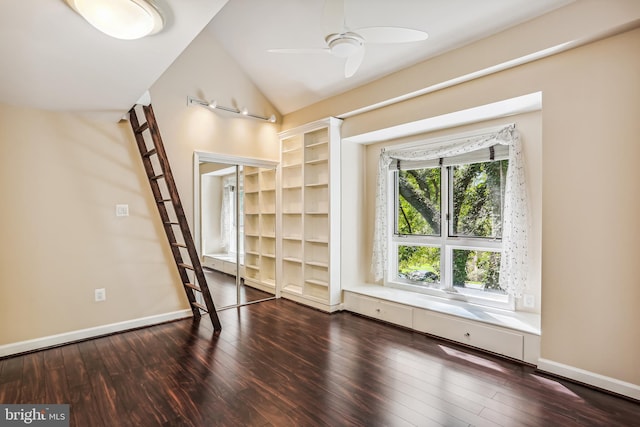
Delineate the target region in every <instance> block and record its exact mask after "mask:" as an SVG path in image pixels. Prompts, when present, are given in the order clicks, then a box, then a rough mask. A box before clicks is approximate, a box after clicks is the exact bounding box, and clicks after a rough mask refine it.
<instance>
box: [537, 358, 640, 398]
mask: <svg viewBox="0 0 640 427" xmlns="http://www.w3.org/2000/svg"><path fill="white" fill-rule="evenodd" d="M538 370H540V371H544V372H549V373H551V374H555V375H559V376H561V377H565V378H569V379H572V380H574V381H578V382H581V383H584V384H589V385H592V386H594V387H598V388H601V389H603V390H608V391H612V392H614V393H618V394H621V395H623V396H627V397H631V398H632V399H636V400H640V385H637V384H632V383H628V382H625V381H620V380H617V379H615V378H611V377H606V376H604V375H600V374H596V373H595V372H590V371H585V370H584V369H580V368H575V367H573V366H569V365H564V364H562V363H558V362H554V361H552V360H547V359H538Z"/></svg>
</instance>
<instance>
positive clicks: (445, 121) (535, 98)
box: [343, 92, 542, 150]
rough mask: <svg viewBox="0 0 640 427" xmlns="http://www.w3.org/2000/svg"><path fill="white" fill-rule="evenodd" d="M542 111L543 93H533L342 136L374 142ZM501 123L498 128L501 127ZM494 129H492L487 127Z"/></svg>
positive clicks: (444, 139)
mask: <svg viewBox="0 0 640 427" xmlns="http://www.w3.org/2000/svg"><path fill="white" fill-rule="evenodd" d="M540 110H542V92H534V93H530V94H526V95H522V96H517V97H514V98H509V99H505V100H502V101H497V102H492V103H490V104H485V105H479V106H477V107H472V108H467V109H466V110H460V111H455V112H453V113H447V114H442V115H440V116H435V117H428V118H426V119H421V120H416V121H413V122H408V123H402V124H399V125H395V126H390V127H388V128H383V129H377V130H373V131H370V132H366V133H362V134H359V135H353V136H349V137H347V138H343V141H345V142H354V143H356V144H365V145H367V144H373V143H377V142H383V141H390V140H393V139H398V138H402V137H409V136H414V135H421V134H423V133H427V132H432V131H435V130H441V129H451V128H454V127H458V126H462V125H466V124H471V123H478V122H481V121H484V120H489V119H497V118H501V117H508V116H513V115H515V114H523V113H530V112H533V111H540ZM503 127H504V125H502V126H500V127H498V128H503ZM490 129H493V128H490ZM485 132H487V129H482V130H478V131H472V132H469V133H468V135H467V133H464V134H460V135H456V136H455V138H451V137H449V138H447V137H441V138H434V139H428V140H426V141H424V140H421V141H418V142H414V143H412V144H413V145H415V144H422V143H428V144H431V143H438V142H442V141H450V140H452V139H453V140H456V139H458V138H462V137H467V136H474V135H480V134H483V133H485ZM412 144H411V143H408V144H402V145H397V146H394V147H393V149H394V150H396V149H403V148H405V146H406V147H410V146H411V145H412Z"/></svg>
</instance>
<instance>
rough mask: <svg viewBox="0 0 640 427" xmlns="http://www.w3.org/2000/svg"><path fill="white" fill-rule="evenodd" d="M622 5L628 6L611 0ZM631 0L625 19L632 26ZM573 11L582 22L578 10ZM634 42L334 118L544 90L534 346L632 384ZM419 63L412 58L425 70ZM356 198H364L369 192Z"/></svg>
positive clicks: (635, 350) (377, 120)
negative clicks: (538, 319)
mask: <svg viewBox="0 0 640 427" xmlns="http://www.w3.org/2000/svg"><path fill="white" fill-rule="evenodd" d="M578 3H580V2H578ZM622 3H624V4H627V5H628V2H617V4H622ZM585 4H593V2H586V3H585ZM639 5H640V4H637V3H636V4H635V6H636V9H635V10H634V13H633V14H630V15H628V16H627V17H626V18H625V19H628V20H629V21H634V22H636V24H635V25H637V21H635V20H637V19H638V17H639V16H640V11H638V10H637V9H638V7H637V6H639ZM634 17H635V18H634ZM573 18H574V21H580V19H579V18H580V17H579V16H574V17H573ZM604 20H606V17H605V18H604ZM619 22H621V21H619ZM619 22H618V23H619ZM567 25H568V26H571V25H570V24H569V23H568V24H567ZM499 38H500V37H497V39H499ZM516 41H517V38H514V39H513V42H516ZM473 47H474V46H470V47H467V48H464V49H466V50H469V49H473ZM500 48H501V45H500V44H496V45H495V46H494V49H495V50H499V49H500ZM636 52H640V29H635V30H631V31H627V32H623V33H621V34H618V35H615V36H612V37H608V38H604V39H601V40H600V41H596V42H593V43H587V44H585V45H583V46H581V47H578V48H575V49H573V50H569V51H566V52H564V53H561V54H558V55H554V56H551V57H548V58H546V59H542V60H539V61H536V62H532V63H529V64H527V65H522V66H519V67H516V68H512V69H509V70H507V71H502V72H499V73H496V74H492V75H489V76H486V77H482V78H479V79H476V80H472V81H470V82H468V83H463V84H459V85H454V86H452V87H449V88H447V89H443V90H439V91H436V92H433V93H431V94H427V95H424V96H420V97H417V98H414V99H411V100H408V101H404V102H400V103H396V104H393V105H390V106H388V107H385V108H380V109H377V110H374V111H371V112H368V113H364V114H359V115H355V116H353V117H349V118H347V119H346V120H345V121H344V125H343V130H344V131H345V133H344V134H343V136H345V135H346V136H351V135H357V134H359V133H363V132H368V131H371V130H375V129H379V128H383V127H387V126H391V125H397V124H401V123H405V122H409V121H411V120H417V119H423V118H426V117H433V116H438V115H440V114H445V113H449V112H453V111H458V110H462V109H466V108H469V107H474V106H478V105H483V104H486V103H489V102H494V101H498V100H503V99H508V98H511V97H514V96H519V95H524V94H527V93H532V92H537V91H542V93H543V109H542V191H541V195H540V197H541V201H542V202H541V205H537V206H535V207H534V208H535V209H536V210H538V211H539V212H541V215H542V219H541V221H542V270H541V278H542V296H541V297H542V305H541V312H542V337H541V356H542V358H544V359H547V360H550V361H553V362H556V363H560V364H565V365H568V366H571V367H574V368H578V369H582V370H586V371H589V372H593V373H596V374H600V375H603V376H606V377H610V378H613V379H617V380H621V381H624V382H629V383H632V384H640V365H639V364H638V362H637V361H638V360H640V338H639V337H640V335H639V334H638V329H637V328H638V325H640V310H638V303H639V302H640V286H638V272H637V269H636V265H637V264H636V263H635V262H636V258H637V254H638V248H637V242H638V241H640V227H639V226H638V220H637V213H638V212H639V211H640V193H639V192H638V182H640V168H638V166H637V162H638V159H640V144H639V143H638V135H640V121H639V120H638V117H640V102H639V99H640V56H639V55H637V54H636ZM460 60H461V57H460V56H459V52H454V53H452V54H445V55H443V56H441V57H439V58H437V59H436V60H434V62H435V63H437V64H438V65H439V66H442V65H443V64H446V63H447V61H449V62H450V65H451V69H454V70H455V69H457V68H461V67H462V65H461V64H459V63H458V61H460ZM429 63H430V61H427V62H425V63H423V64H420V65H419V66H418V67H419V68H420V69H427V68H429V67H428V66H429ZM468 65H469V64H465V65H464V66H468ZM410 71H411V70H409V71H407V72H406V73H399V74H398V75H396V76H390V77H387V78H385V79H384V82H385V84H386V86H387V91H388V88H389V87H394V85H395V84H396V83H397V87H401V86H403V85H404V83H402V81H397V80H396V79H402V78H403V77H404V76H406V75H407V73H410ZM378 83H379V82H376V83H373V84H372V85H370V86H369V89H370V90H373V91H374V93H373V94H370V96H371V97H375V94H376V93H378V92H375V89H376V88H377V86H376V85H377V84H378ZM398 90H399V91H401V89H398ZM401 93H402V92H398V93H397V94H398V95H399V94H401ZM355 95H357V94H356V93H355V92H352V93H348V94H345V95H344V98H343V99H342V98H340V97H336V98H334V99H331V100H328V101H325V102H322V103H320V104H318V105H315V106H312V107H310V108H308V109H306V110H302V111H299V112H296V113H294V114H292V115H291V116H287V117H285V123H286V124H290V123H296V122H297V121H298V120H300V119H301V118H305V119H313V118H317V117H316V116H321V115H324V114H326V113H327V111H331V110H333V111H340V110H341V109H343V106H344V105H345V104H348V103H350V102H354V99H355V98H356V96H355ZM384 96H387V97H388V96H389V93H388V92H385V93H384ZM370 163H371V161H370V162H368V163H367V170H366V173H367V179H366V182H365V183H364V188H365V191H366V193H367V195H368V197H369V198H370V197H371V194H373V193H372V189H371V187H372V186H374V185H375V180H374V177H373V173H372V172H371V170H370ZM365 203H368V205H369V206H370V205H371V201H370V200H367V201H366V202H365ZM365 206H367V205H366V204H365ZM367 212H368V219H367V230H366V231H365V232H363V233H361V235H362V236H364V237H363V239H362V240H361V242H360V244H361V247H363V248H366V251H363V252H366V253H365V255H364V256H365V257H369V253H370V252H369V248H370V247H371V243H370V236H371V235H372V219H373V217H372V215H373V213H372V212H371V210H369V209H367ZM368 262H369V258H365V259H364V260H361V268H364V266H367V267H368Z"/></svg>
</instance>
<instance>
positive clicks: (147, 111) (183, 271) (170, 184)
mask: <svg viewBox="0 0 640 427" xmlns="http://www.w3.org/2000/svg"><path fill="white" fill-rule="evenodd" d="M142 109H143V112H144V116H145V119H146V122H145V123H144V124H142V125H141V124H140V123H139V120H138V117H137V114H136V111H135V106H134V107H133V108H131V110H130V111H129V120H130V122H131V127H132V129H133V132H134V135H135V138H136V142H137V145H138V149H139V151H140V156H141V158H142V162H143V165H144V168H145V172H146V174H147V177H148V179H149V184H150V185H151V190H152V192H153V197H154V200H155V201H156V205H157V207H158V212H159V213H160V217H161V219H162V223H163V227H164V230H165V233H166V235H167V239H168V240H169V245H170V248H171V252H172V254H173V257H174V260H175V262H176V267H177V268H178V271H179V273H180V279H181V280H182V284H183V287H184V290H185V293H186V295H187V299H188V300H189V305H190V307H191V310H192V312H193V315H194V318H199V317H200V316H201V312H200V310H203V311H206V312H208V313H209V316H210V318H211V322H212V323H213V327H214V330H215V331H220V330H221V329H222V326H221V324H220V320H219V318H218V314H217V312H216V309H215V304H214V301H213V298H212V297H211V293H210V291H209V287H208V286H207V279H206V277H205V275H204V271H203V269H202V265H201V263H200V258H199V256H198V253H197V250H196V247H195V243H194V241H193V237H192V235H191V230H190V229H189V224H188V222H187V217H186V215H185V213H184V208H183V207H182V202H181V200H180V195H179V194H178V189H177V186H176V183H175V180H174V178H173V173H172V171H171V166H170V164H169V160H168V157H167V154H166V151H165V148H164V144H163V142H162V137H161V135H160V131H159V128H158V124H157V122H156V119H155V114H154V112H153V107H152V106H151V105H148V106H143V107H142ZM145 131H149V133H150V135H151V139H152V142H153V148H151V149H149V148H147V143H146V141H145V139H144V135H143V133H144V132H145ZM153 156H156V158H157V160H158V163H159V165H160V169H161V173H158V172H156V171H155V170H154V166H153V162H152V161H151V157H153ZM160 180H164V181H165V186H166V190H167V191H168V192H169V196H168V197H166V196H165V195H163V194H162V189H161V188H160V184H159V183H158V181H160ZM169 201H170V202H171V206H172V207H173V211H174V214H175V216H176V219H177V222H174V221H172V220H171V219H170V217H169V212H168V210H167V206H166V205H165V202H169ZM175 225H178V226H179V231H180V235H181V237H182V239H183V241H182V242H178V241H177V239H176V234H177V230H176V231H174V226H175ZM181 248H182V249H186V251H187V255H188V257H189V259H190V262H191V265H188V264H186V263H185V262H184V260H183V257H182V252H181ZM187 269H190V270H193V273H194V275H195V277H196V283H197V284H198V286H194V285H193V284H191V283H190V279H189V276H188V273H187ZM194 292H200V293H201V294H202V296H203V299H204V302H205V305H204V306H203V305H202V304H199V303H198V302H197V300H196V297H195V293H194Z"/></svg>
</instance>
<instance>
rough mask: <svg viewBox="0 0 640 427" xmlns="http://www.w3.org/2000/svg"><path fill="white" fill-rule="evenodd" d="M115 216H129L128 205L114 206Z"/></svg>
mask: <svg viewBox="0 0 640 427" xmlns="http://www.w3.org/2000/svg"><path fill="white" fill-rule="evenodd" d="M116 216H129V205H116Z"/></svg>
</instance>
